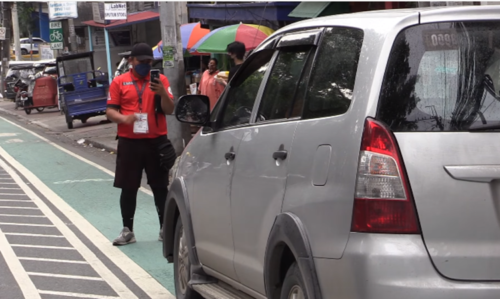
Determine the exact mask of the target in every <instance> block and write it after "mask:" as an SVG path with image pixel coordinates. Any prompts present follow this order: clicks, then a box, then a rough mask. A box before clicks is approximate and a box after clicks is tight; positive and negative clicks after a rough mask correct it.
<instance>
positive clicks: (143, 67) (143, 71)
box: [134, 63, 151, 77]
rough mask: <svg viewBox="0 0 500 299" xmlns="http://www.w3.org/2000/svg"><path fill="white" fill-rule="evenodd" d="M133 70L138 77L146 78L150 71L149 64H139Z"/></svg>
mask: <svg viewBox="0 0 500 299" xmlns="http://www.w3.org/2000/svg"><path fill="white" fill-rule="evenodd" d="M134 69H135V71H136V72H137V74H138V75H139V76H141V77H146V76H147V75H148V74H149V71H150V70H151V65H150V64H149V63H140V64H138V65H136V66H135V68H134Z"/></svg>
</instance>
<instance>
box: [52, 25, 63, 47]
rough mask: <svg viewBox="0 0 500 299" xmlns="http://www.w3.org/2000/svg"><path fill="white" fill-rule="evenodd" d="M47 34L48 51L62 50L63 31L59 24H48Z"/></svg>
mask: <svg viewBox="0 0 500 299" xmlns="http://www.w3.org/2000/svg"><path fill="white" fill-rule="evenodd" d="M49 29H50V31H49V34H50V49H52V50H62V49H63V48H64V46H63V41H64V38H63V30H62V23H61V22H50V24H49Z"/></svg>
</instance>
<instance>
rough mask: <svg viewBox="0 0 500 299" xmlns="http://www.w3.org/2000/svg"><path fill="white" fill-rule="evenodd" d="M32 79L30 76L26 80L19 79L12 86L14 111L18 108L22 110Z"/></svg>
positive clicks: (27, 98)
mask: <svg viewBox="0 0 500 299" xmlns="http://www.w3.org/2000/svg"><path fill="white" fill-rule="evenodd" d="M33 79H34V77H33V76H31V75H30V76H29V77H28V78H22V77H21V78H19V79H17V81H16V83H15V84H14V91H15V92H16V100H15V104H16V110H17V109H18V108H20V107H21V108H23V107H24V106H25V105H26V103H27V101H28V100H29V87H30V84H31V81H32V80H33Z"/></svg>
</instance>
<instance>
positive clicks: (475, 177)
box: [444, 165, 500, 183]
mask: <svg viewBox="0 0 500 299" xmlns="http://www.w3.org/2000/svg"><path fill="white" fill-rule="evenodd" d="M444 169H445V170H446V172H447V173H448V174H449V175H450V176H451V177H452V178H454V179H455V180H459V181H469V182H480V183H490V182H491V181H493V180H498V179H500V165H456V166H444Z"/></svg>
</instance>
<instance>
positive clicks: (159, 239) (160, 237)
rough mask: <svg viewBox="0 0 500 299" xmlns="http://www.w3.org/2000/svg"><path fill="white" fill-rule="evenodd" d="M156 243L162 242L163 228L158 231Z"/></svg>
mask: <svg viewBox="0 0 500 299" xmlns="http://www.w3.org/2000/svg"><path fill="white" fill-rule="evenodd" d="M158 241H160V242H163V228H162V229H160V235H159V236H158Z"/></svg>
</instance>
